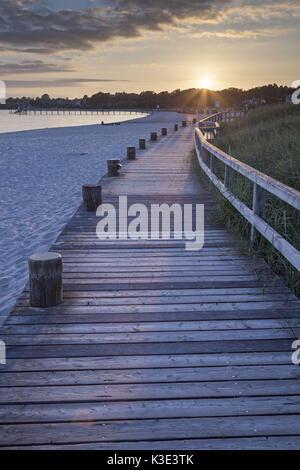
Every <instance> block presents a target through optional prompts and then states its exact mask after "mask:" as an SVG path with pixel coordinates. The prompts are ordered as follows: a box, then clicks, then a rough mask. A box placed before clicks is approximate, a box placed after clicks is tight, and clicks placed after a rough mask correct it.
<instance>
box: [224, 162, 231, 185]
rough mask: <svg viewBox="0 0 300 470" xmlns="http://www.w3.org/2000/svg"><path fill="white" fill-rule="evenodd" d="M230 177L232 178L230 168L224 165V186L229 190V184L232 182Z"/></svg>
mask: <svg viewBox="0 0 300 470" xmlns="http://www.w3.org/2000/svg"><path fill="white" fill-rule="evenodd" d="M232 176H233V170H232V168H230V166H228V165H225V176H224V186H225V187H226V188H229V186H230V183H231V181H232Z"/></svg>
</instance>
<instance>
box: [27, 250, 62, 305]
mask: <svg viewBox="0 0 300 470" xmlns="http://www.w3.org/2000/svg"><path fill="white" fill-rule="evenodd" d="M28 266H29V290H30V305H31V307H38V308H48V307H55V305H58V304H60V303H61V301H62V298H63V288H62V257H61V255H60V254H59V253H50V252H49V253H36V254H34V255H32V256H30V258H29V261H28Z"/></svg>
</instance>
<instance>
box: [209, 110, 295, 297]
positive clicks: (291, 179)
mask: <svg viewBox="0 0 300 470" xmlns="http://www.w3.org/2000/svg"><path fill="white" fill-rule="evenodd" d="M214 145H216V146H217V147H219V148H221V149H222V150H224V151H225V152H228V153H230V154H231V155H232V156H234V157H235V158H237V159H238V160H240V161H242V162H245V163H247V164H248V165H250V166H252V167H254V168H256V169H258V170H260V171H262V172H263V173H266V174H267V175H269V176H272V177H273V178H275V179H277V180H279V181H281V182H283V183H285V184H287V185H288V186H291V187H293V188H295V189H297V190H300V105H299V106H295V105H292V104H287V105H275V106H266V107H264V108H260V109H257V110H255V111H252V112H250V113H248V114H247V115H245V116H242V117H240V118H237V119H235V120H234V121H232V122H230V123H224V124H222V125H221V132H220V137H219V138H218V139H217V140H216V141H215V142H214ZM220 166H221V165H219V167H220ZM222 166H223V165H222ZM218 176H219V177H220V178H221V179H223V169H222V168H219V169H218ZM230 189H231V191H232V192H233V193H234V194H236V195H237V196H238V197H239V198H240V199H241V200H242V201H243V202H244V203H245V204H247V206H248V207H251V205H252V184H251V183H249V182H248V181H247V180H246V179H245V178H244V177H243V176H241V175H237V174H235V177H234V179H233V181H232V183H231V187H230ZM217 203H218V207H219V209H220V214H222V218H223V220H224V221H226V223H227V224H228V225H229V226H230V227H231V229H233V230H235V231H236V232H239V233H240V234H241V235H242V236H243V237H246V238H249V236H250V226H249V223H248V222H247V221H246V220H245V219H244V218H243V217H242V216H241V215H240V214H239V213H238V212H237V211H236V210H235V209H234V208H233V206H232V205H231V204H230V203H229V202H228V201H227V200H226V199H225V198H223V197H222V196H221V195H220V194H219V196H217ZM264 220H266V221H267V222H268V223H269V224H270V225H271V226H272V227H273V228H274V229H275V230H276V231H277V232H279V233H280V234H281V235H282V236H283V237H284V238H285V239H286V240H288V241H289V242H290V243H291V244H292V245H293V246H294V247H296V248H297V249H298V250H300V216H299V212H298V211H296V210H295V209H293V208H291V207H290V206H289V205H287V204H286V203H284V202H281V201H280V200H279V199H277V198H276V197H274V196H272V195H270V194H269V193H267V197H266V211H265V216H264ZM254 249H255V250H256V251H258V252H259V253H260V254H262V255H263V256H264V257H265V259H266V260H267V262H268V263H269V265H270V266H271V268H272V269H273V270H274V271H275V272H277V273H278V274H280V275H282V276H284V277H285V279H286V281H287V284H288V285H289V286H290V287H291V288H292V289H293V290H294V292H295V293H296V295H298V296H299V297H300V274H299V272H298V271H297V270H296V269H295V268H294V267H293V266H292V265H291V264H290V263H288V262H287V260H286V259H285V258H283V257H282V256H281V255H280V253H279V252H278V251H277V250H276V249H275V248H273V246H272V245H271V244H270V243H269V242H267V241H266V240H265V239H264V238H263V237H262V236H259V235H258V234H257V236H256V240H255V245H254Z"/></svg>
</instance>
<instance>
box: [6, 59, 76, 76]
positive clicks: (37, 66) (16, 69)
mask: <svg viewBox="0 0 300 470" xmlns="http://www.w3.org/2000/svg"><path fill="white" fill-rule="evenodd" d="M72 71H74V68H72V67H68V66H61V65H59V64H52V63H47V62H44V61H42V60H23V61H22V62H19V63H13V64H12V63H1V62H0V74H1V75H2V76H3V75H8V74H10V75H11V74H15V73H49V72H50V73H51V72H72Z"/></svg>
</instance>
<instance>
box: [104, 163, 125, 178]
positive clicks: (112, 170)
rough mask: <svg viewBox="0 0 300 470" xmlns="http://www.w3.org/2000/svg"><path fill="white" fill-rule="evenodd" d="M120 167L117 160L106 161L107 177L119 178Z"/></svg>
mask: <svg viewBox="0 0 300 470" xmlns="http://www.w3.org/2000/svg"><path fill="white" fill-rule="evenodd" d="M121 168H122V165H121V162H120V159H119V158H111V159H109V160H107V176H110V177H111V176H119V171H120V170H121Z"/></svg>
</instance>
